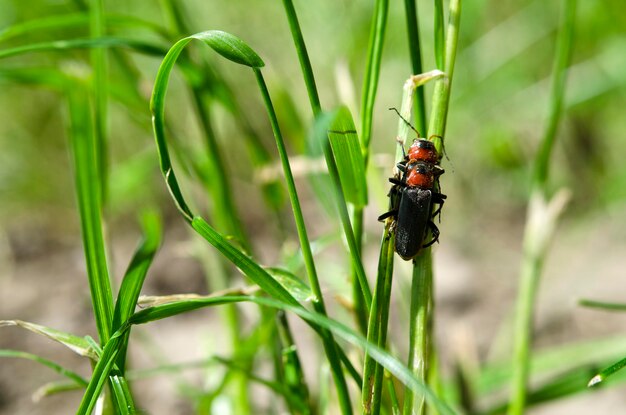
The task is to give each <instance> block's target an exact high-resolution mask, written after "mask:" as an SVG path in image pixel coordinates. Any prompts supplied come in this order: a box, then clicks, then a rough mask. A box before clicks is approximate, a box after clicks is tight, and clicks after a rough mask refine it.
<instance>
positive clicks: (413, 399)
mask: <svg viewBox="0 0 626 415" xmlns="http://www.w3.org/2000/svg"><path fill="white" fill-rule="evenodd" d="M436 4H437V2H436ZM435 13H436V14H437V13H438V11H437V10H436V11H435ZM460 17H461V0H451V1H450V16H449V19H448V29H447V35H446V43H445V56H444V60H443V67H444V71H445V75H444V76H443V77H440V78H439V79H437V81H436V83H435V89H434V92H433V110H432V113H431V114H430V122H429V128H428V137H429V138H430V139H431V140H433V142H434V143H435V146H436V147H437V151H438V152H439V154H441V153H442V151H443V136H444V134H445V128H446V120H447V115H448V104H449V101H450V84H451V82H452V76H453V74H454V62H455V58H456V49H457V42H458V35H459V23H460ZM436 19H437V17H436ZM436 30H437V28H436ZM442 31H443V29H442ZM435 36H437V31H436V33H435ZM436 42H437V39H435V45H437V43H436ZM435 47H437V46H435ZM436 55H438V54H437V53H436ZM433 297H434V294H433V266H432V253H431V250H430V249H426V250H424V251H423V252H422V254H421V255H419V256H417V257H416V258H415V259H414V261H413V281H412V289H411V317H410V318H411V320H410V331H409V333H410V339H409V368H410V369H411V370H412V371H413V373H414V375H415V376H416V377H417V378H419V379H420V380H421V381H424V382H426V381H427V380H428V379H429V372H428V368H429V363H430V360H429V359H430V358H431V356H432V354H431V348H432V339H431V337H432V331H433V313H434V305H433ZM403 411H404V414H405V415H409V414H415V415H417V414H420V415H421V414H424V413H425V412H426V405H425V403H424V399H423V397H421V396H419V397H418V396H415V395H414V394H413V393H412V392H411V391H409V390H407V391H406V398H405V403H404V408H403Z"/></svg>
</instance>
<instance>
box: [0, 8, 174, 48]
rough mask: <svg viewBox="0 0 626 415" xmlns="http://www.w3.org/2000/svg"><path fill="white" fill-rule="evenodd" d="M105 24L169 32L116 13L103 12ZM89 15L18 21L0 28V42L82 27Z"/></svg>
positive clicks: (156, 32)
mask: <svg viewBox="0 0 626 415" xmlns="http://www.w3.org/2000/svg"><path fill="white" fill-rule="evenodd" d="M104 16H105V20H106V26H108V27H115V26H119V27H130V28H133V29H136V28H137V27H142V28H145V29H147V30H149V31H151V32H153V33H155V34H157V35H159V36H160V37H162V38H164V39H167V38H169V34H168V33H167V31H165V29H164V28H163V27H161V26H160V25H158V24H155V23H153V22H150V21H148V20H143V19H140V18H137V17H134V16H123V15H117V14H108V13H107V14H105V15H104ZM89 20H90V16H89V15H88V14H87V13H70V14H62V15H54V16H46V17H41V18H37V19H32V20H28V21H26V22H18V23H15V24H13V25H11V26H7V27H5V28H4V29H2V30H0V42H5V41H7V40H10V39H14V38H17V37H20V36H24V35H33V34H36V33H38V32H41V33H43V34H47V33H50V32H51V31H53V30H59V31H64V30H67V29H72V28H83V27H87V26H88V24H89Z"/></svg>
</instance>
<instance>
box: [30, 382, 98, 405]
mask: <svg viewBox="0 0 626 415" xmlns="http://www.w3.org/2000/svg"><path fill="white" fill-rule="evenodd" d="M85 386H87V383H85V384H84V385H78V384H77V383H76V382H73V381H66V380H63V381H56V382H48V383H46V384H45V385H42V386H40V387H38V388H37V390H36V391H35V392H33V394H32V399H33V402H35V403H38V402H39V401H41V400H42V399H43V398H45V397H46V396H51V395H56V394H57V393H62V392H71V391H77V390H80V389H84V388H85Z"/></svg>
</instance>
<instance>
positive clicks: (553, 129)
mask: <svg viewBox="0 0 626 415" xmlns="http://www.w3.org/2000/svg"><path fill="white" fill-rule="evenodd" d="M562 10H563V12H562V13H563V17H562V22H561V28H560V31H559V35H558V38H557V44H556V51H555V56H554V63H553V69H552V73H553V76H552V83H551V85H550V102H549V109H548V124H547V125H546V127H545V130H544V133H543V138H542V140H541V146H540V147H539V150H538V153H537V157H536V158H535V166H534V172H533V173H534V176H533V179H534V184H535V186H538V187H543V186H545V183H546V181H547V179H548V169H549V167H550V155H551V154H552V148H553V147H554V141H555V138H556V133H557V128H558V125H559V121H560V119H561V112H562V108H563V97H564V96H565V83H566V81H567V73H568V71H567V67H568V66H569V63H570V60H571V56H572V51H573V48H574V26H575V24H576V0H563V2H562Z"/></svg>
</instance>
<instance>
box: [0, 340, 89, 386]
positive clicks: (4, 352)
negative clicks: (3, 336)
mask: <svg viewBox="0 0 626 415" xmlns="http://www.w3.org/2000/svg"><path fill="white" fill-rule="evenodd" d="M0 357H12V358H19V359H28V360H32V361H33V362H37V363H40V364H42V365H44V366H47V367H49V368H50V369H52V370H54V371H55V372H57V373H58V374H60V375H62V376H65V377H66V378H68V379H70V380H71V381H72V384H73V385H74V386H76V385H77V386H79V387H80V386H82V387H85V386H87V384H88V383H89V382H88V381H87V380H86V379H85V378H83V377H82V376H80V375H79V374H77V373H76V372H73V371H71V370H69V369H66V368H64V367H63V366H61V365H59V364H57V363H54V362H53V361H51V360H48V359H46V358H44V357H41V356H38V355H36V354H32V353H26V352H21V351H19V350H8V349H0Z"/></svg>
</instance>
